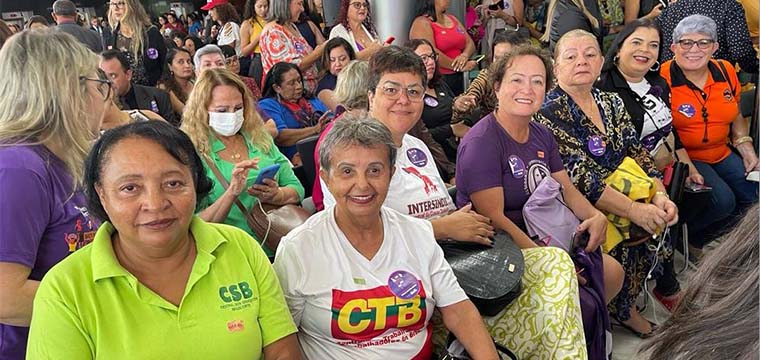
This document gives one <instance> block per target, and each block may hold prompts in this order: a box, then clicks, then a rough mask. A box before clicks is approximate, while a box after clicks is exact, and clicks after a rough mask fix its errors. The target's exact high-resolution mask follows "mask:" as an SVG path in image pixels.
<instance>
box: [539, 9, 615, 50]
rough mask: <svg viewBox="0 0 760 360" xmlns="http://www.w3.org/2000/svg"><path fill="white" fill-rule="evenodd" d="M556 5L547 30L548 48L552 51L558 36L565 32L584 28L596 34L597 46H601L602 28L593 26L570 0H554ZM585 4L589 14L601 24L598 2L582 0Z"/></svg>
mask: <svg viewBox="0 0 760 360" xmlns="http://www.w3.org/2000/svg"><path fill="white" fill-rule="evenodd" d="M556 1H557V5H556V8H555V9H554V15H553V20H552V28H551V30H550V31H549V48H550V49H551V50H552V51H554V45H555V44H556V43H557V41H558V40H559V38H560V37H562V35H564V34H565V33H566V32H568V31H570V30H575V29H582V30H586V31H588V32H590V33H592V34H594V36H596V39H597V41H598V42H599V47H600V48H601V47H602V39H603V38H604V35H605V34H604V29H603V28H600V27H594V26H593V25H592V24H591V22H590V21H589V20H588V18H587V17H586V15H584V14H583V11H582V10H581V9H579V8H578V7H577V6H575V4H573V2H572V1H570V0H556ZM583 3H584V4H585V5H586V9H587V10H588V12H589V13H591V16H593V17H595V18H596V20H597V21H598V22H599V25H600V26H601V25H602V24H603V20H602V15H601V12H600V11H599V3H598V1H596V0H583Z"/></svg>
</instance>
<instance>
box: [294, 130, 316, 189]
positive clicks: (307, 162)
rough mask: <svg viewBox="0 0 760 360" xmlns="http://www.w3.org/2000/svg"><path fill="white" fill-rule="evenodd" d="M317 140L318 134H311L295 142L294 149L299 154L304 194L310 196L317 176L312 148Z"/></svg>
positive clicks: (314, 147)
mask: <svg viewBox="0 0 760 360" xmlns="http://www.w3.org/2000/svg"><path fill="white" fill-rule="evenodd" d="M317 140H319V135H312V136H309V137H307V138H303V139H301V140H299V141H298V142H297V143H296V149H298V153H299V154H301V164H302V165H301V167H302V168H303V172H304V174H303V176H304V179H303V180H302V181H301V185H303V186H304V188H305V189H306V196H311V190H312V188H313V187H314V179H315V178H316V177H317V166H316V164H315V163H314V150H315V149H316V147H317Z"/></svg>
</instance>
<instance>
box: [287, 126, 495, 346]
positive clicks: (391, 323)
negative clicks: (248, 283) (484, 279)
mask: <svg viewBox="0 0 760 360" xmlns="http://www.w3.org/2000/svg"><path fill="white" fill-rule="evenodd" d="M319 150H320V158H321V159H322V161H321V163H322V169H321V170H320V176H321V177H322V180H323V181H324V182H325V183H326V184H327V186H328V188H329V189H330V191H331V192H332V194H333V196H334V197H335V198H337V199H340V201H338V202H337V203H336V205H335V207H334V208H331V209H328V211H323V212H320V213H319V214H317V215H314V216H312V217H311V218H310V219H309V220H308V221H307V222H306V223H305V224H304V225H303V226H301V227H299V228H298V229H296V230H294V231H292V232H291V233H290V234H288V235H287V236H286V237H285V238H283V240H282V242H281V244H280V247H279V249H278V250H277V257H276V258H275V265H274V266H275V271H276V272H277V277H278V278H279V279H280V283H281V284H282V286H283V288H284V289H285V298H286V300H287V302H288V307H289V308H290V309H291V313H292V315H293V319H294V320H295V322H296V326H298V327H299V329H300V332H301V334H299V339H298V340H299V344H300V345H301V349H302V350H303V353H304V355H305V356H306V357H307V358H312V359H361V358H373V359H374V358H377V359H379V358H387V359H402V358H403V359H411V358H415V359H417V358H419V359H429V358H431V356H432V355H433V343H432V341H431V336H432V325H431V321H430V320H431V318H432V316H433V310H434V309H438V310H439V311H440V312H441V314H442V316H443V319H444V322H445V323H446V325H447V326H448V328H449V329H450V330H451V332H453V333H454V335H455V336H456V337H457V338H458V339H459V341H460V342H461V343H462V344H463V345H464V346H465V348H466V349H467V351H468V352H469V354H470V355H471V356H472V357H473V358H475V359H498V356H497V355H496V349H495V348H494V345H493V342H492V341H491V338H490V336H489V335H488V332H487V331H486V329H485V327H484V326H483V322H482V321H481V319H480V316H479V314H478V310H477V309H476V308H475V306H474V305H473V303H472V302H471V301H470V300H469V299H468V298H467V295H466V294H465V293H464V291H463V290H462V288H461V287H459V284H458V283H457V279H456V277H455V276H454V272H453V271H452V270H451V267H450V266H449V265H448V263H446V260H445V259H444V257H443V251H442V250H441V248H440V247H439V246H438V244H437V243H436V242H435V238H434V235H433V229H432V227H431V226H430V223H428V222H426V221H424V220H419V219H414V218H411V217H407V216H403V215H402V214H400V213H398V212H396V211H394V210H392V209H389V208H384V207H383V202H384V200H385V196H386V194H388V186H389V185H390V183H391V178H392V177H393V173H394V170H395V160H396V153H397V149H396V145H395V143H394V141H393V138H392V137H391V133H390V132H389V131H388V129H387V128H386V127H385V126H384V125H383V124H381V123H380V122H378V121H375V120H374V119H371V118H367V117H366V115H365V117H361V118H356V119H347V120H345V121H339V122H338V123H336V124H335V126H334V127H333V128H332V130H331V131H330V132H329V133H328V134H327V136H326V137H325V139H324V141H323V142H322V144H321V145H320V149H319ZM402 156H403V154H402ZM326 250H327V251H326ZM317 253H319V254H324V256H317V257H315V256H313V254H317ZM356 304H369V307H366V306H363V305H356ZM362 309H364V310H362ZM367 315H370V318H366V316H367ZM359 317H361V318H364V320H359V321H358V322H357V319H359ZM371 324H374V326H371ZM384 339H392V340H391V341H385V340H384Z"/></svg>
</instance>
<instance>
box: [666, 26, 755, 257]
mask: <svg viewBox="0 0 760 360" xmlns="http://www.w3.org/2000/svg"><path fill="white" fill-rule="evenodd" d="M716 39H717V25H716V24H715V21H713V20H712V19H710V18H708V17H706V16H703V15H692V16H688V17H686V18H684V19H683V20H681V22H679V23H678V25H677V26H676V28H675V29H674V30H673V44H671V45H670V49H671V50H672V51H673V53H674V54H675V57H674V58H673V60H671V61H668V62H666V63H664V64H662V69H660V74H661V75H662V77H664V78H665V80H666V81H667V82H668V85H669V86H670V91H671V110H672V113H673V125H674V126H675V128H676V130H677V131H678V135H679V137H680V138H681V142H682V143H683V146H684V147H685V148H686V152H688V154H689V157H690V158H691V159H692V161H693V162H694V166H695V167H696V168H697V170H699V173H700V174H702V176H703V177H704V183H705V184H706V185H708V186H711V187H712V192H711V194H710V198H711V200H710V201H711V204H710V206H708V208H709V209H710V210H711V211H705V213H704V214H699V215H698V216H696V217H695V218H694V219H691V220H690V221H689V222H688V225H689V243H690V244H691V245H692V246H694V247H695V248H696V250H697V254H696V255H699V252H700V251H699V250H700V249H701V248H702V247H703V246H704V245H705V244H706V243H708V242H709V241H710V240H711V239H712V238H713V237H714V236H710V234H718V233H719V232H720V231H721V230H722V229H724V228H725V226H720V225H721V224H725V225H728V224H731V223H732V222H731V221H725V219H724V217H725V214H731V213H734V214H736V213H738V212H740V211H741V210H742V209H743V208H744V207H746V206H747V205H749V204H752V203H755V202H757V200H758V186H757V183H755V182H751V181H748V180H747V179H746V176H747V174H748V173H749V172H751V171H755V170H758V159H757V155H756V154H755V150H754V148H753V146H752V141H753V139H752V138H751V137H750V136H749V126H748V125H747V122H746V121H745V120H744V118H743V117H742V115H741V111H739V94H740V92H741V84H740V83H739V79H738V78H737V76H736V70H735V69H734V67H733V66H732V65H731V64H730V63H729V62H727V61H723V60H713V59H711V58H712V56H713V54H714V53H715V52H716V51H717V50H718V46H719V44H718V43H717V41H716ZM729 145H732V147H733V149H732V147H729ZM729 226H730V225H729Z"/></svg>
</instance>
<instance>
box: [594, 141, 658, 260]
mask: <svg viewBox="0 0 760 360" xmlns="http://www.w3.org/2000/svg"><path fill="white" fill-rule="evenodd" d="M604 183H605V184H607V185H608V186H610V187H612V188H613V189H615V190H617V191H619V192H620V193H621V194H624V195H626V196H628V198H629V199H631V200H633V201H638V202H642V203H647V204H648V203H649V202H651V201H652V198H653V197H654V195H655V193H656V192H657V186H656V184H655V182H654V180H652V178H651V177H649V175H647V173H646V172H644V170H643V169H642V168H641V166H639V164H638V163H637V162H636V160H633V159H632V158H630V157H627V156H626V157H625V159H623V162H622V163H621V164H620V166H618V168H617V170H615V171H614V172H613V173H612V174H610V175H609V176H607V178H606V179H604ZM604 213H605V215H607V221H608V224H607V240H606V241H605V242H604V244H602V249H603V250H604V252H609V251H610V250H612V249H613V248H614V247H615V246H617V245H618V244H620V243H621V242H623V241H627V240H629V239H630V237H631V234H630V229H631V220H629V219H627V218H624V217H620V216H617V215H615V214H611V213H607V212H604Z"/></svg>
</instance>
